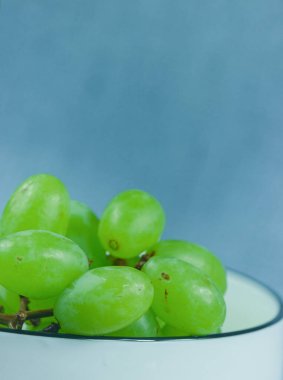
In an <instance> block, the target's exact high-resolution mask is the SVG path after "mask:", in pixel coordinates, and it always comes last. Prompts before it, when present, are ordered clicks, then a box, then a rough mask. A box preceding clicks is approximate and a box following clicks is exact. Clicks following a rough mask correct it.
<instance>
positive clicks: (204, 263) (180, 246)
mask: <svg viewBox="0 0 283 380" xmlns="http://www.w3.org/2000/svg"><path fill="white" fill-rule="evenodd" d="M149 253H152V254H154V255H156V256H158V257H173V258H176V259H179V260H184V261H186V262H188V263H189V264H192V265H194V266H195V267H197V268H198V269H200V270H201V271H202V272H204V273H205V274H206V275H208V276H209V277H210V278H211V279H212V280H213V281H214V283H215V284H216V285H217V286H218V288H219V289H220V291H221V292H222V293H223V294H224V293H225V291H226V288H227V282H226V272H225V269H224V267H223V265H222V263H221V261H220V260H219V259H218V258H217V257H216V256H214V255H213V254H212V253H211V252H210V251H208V250H207V249H206V248H204V247H201V246H199V245H197V244H194V243H189V242H187V241H184V240H163V241H160V242H158V243H157V244H155V245H154V246H153V247H151V249H150V250H149Z"/></svg>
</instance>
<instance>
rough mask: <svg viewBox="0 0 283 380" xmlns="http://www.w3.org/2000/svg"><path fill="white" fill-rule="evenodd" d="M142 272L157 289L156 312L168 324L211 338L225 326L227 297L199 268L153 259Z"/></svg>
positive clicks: (173, 259)
mask: <svg viewBox="0 0 283 380" xmlns="http://www.w3.org/2000/svg"><path fill="white" fill-rule="evenodd" d="M142 270H143V272H144V273H146V274H147V275H148V277H149V278H150V279H151V282H152V284H153V287H154V299H153V303H152V309H153V311H154V313H155V314H156V315H158V317H159V318H161V319H162V320H163V321H164V322H165V323H166V324H168V325H170V326H172V327H175V328H176V329H179V330H182V331H186V332H188V334H189V335H207V334H210V333H212V332H214V331H215V330H217V329H218V328H219V327H221V326H222V324H223V322H224V319H225V314H226V307H225V301H224V298H223V295H222V293H221V292H220V291H219V289H218V288H217V287H216V285H215V284H214V283H213V281H211V280H210V278H209V277H208V276H206V275H205V274H204V273H202V272H201V271H200V270H199V269H197V268H196V267H194V266H193V265H191V264H189V263H187V262H184V261H181V260H178V259H175V258H167V257H153V258H151V259H150V260H149V261H148V262H147V263H146V264H145V265H144V266H143V269H142Z"/></svg>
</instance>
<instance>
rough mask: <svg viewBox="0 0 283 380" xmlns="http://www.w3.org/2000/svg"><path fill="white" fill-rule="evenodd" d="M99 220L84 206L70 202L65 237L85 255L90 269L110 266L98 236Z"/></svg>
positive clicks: (76, 202)
mask: <svg viewBox="0 0 283 380" xmlns="http://www.w3.org/2000/svg"><path fill="white" fill-rule="evenodd" d="M98 224H99V220H98V218H97V217H96V215H95V214H94V213H93V211H92V210H91V209H90V208H89V207H88V206H86V205H85V204H83V203H81V202H78V201H71V214H70V220H69V225H68V230H67V234H66V236H67V237H68V238H69V239H71V240H73V241H74V242H75V243H77V244H78V245H79V246H80V247H81V249H82V250H83V251H84V252H85V253H86V255H87V257H88V259H89V261H90V263H91V268H97V267H102V266H107V265H110V263H109V261H108V260H107V257H106V255H105V250H104V248H103V247H102V245H101V243H100V241H99V239H98V236H97V229H98Z"/></svg>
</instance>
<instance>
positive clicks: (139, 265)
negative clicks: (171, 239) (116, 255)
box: [135, 251, 155, 270]
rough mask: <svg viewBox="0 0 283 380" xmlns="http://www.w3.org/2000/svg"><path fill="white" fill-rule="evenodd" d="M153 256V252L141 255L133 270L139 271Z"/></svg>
mask: <svg viewBox="0 0 283 380" xmlns="http://www.w3.org/2000/svg"><path fill="white" fill-rule="evenodd" d="M154 255H155V252H154V251H152V252H148V253H146V254H145V255H142V256H141V258H140V260H139V261H138V262H137V263H136V265H135V268H136V269H139V270H141V269H142V267H143V266H144V264H145V263H146V262H147V261H148V260H149V259H151V258H152V257H153V256H154Z"/></svg>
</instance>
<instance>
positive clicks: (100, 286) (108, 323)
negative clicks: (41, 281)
mask: <svg viewBox="0 0 283 380" xmlns="http://www.w3.org/2000/svg"><path fill="white" fill-rule="evenodd" d="M152 298H153V288H152V285H151V283H150V280H149V278H148V277H147V276H146V275H145V274H144V273H142V272H140V271H138V270H137V269H133V268H128V267H103V268H96V269H92V270H90V271H88V272H87V273H85V274H84V275H83V276H82V277H80V278H79V279H78V280H76V281H75V282H74V283H73V284H72V285H71V286H70V287H69V288H67V289H65V290H64V292H63V293H62V294H61V295H60V296H59V298H58V300H57V302H56V304H55V308H54V315H55V317H56V319H57V320H58V321H59V323H60V326H61V328H62V331H63V332H65V333H71V334H80V335H104V334H107V333H110V332H113V331H116V330H119V329H122V328H124V327H126V326H128V325H129V324H131V323H133V322H134V321H136V320H137V319H139V318H140V317H141V316H142V315H143V314H144V313H145V312H146V311H147V310H148V309H149V307H150V305H151V302H152Z"/></svg>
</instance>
